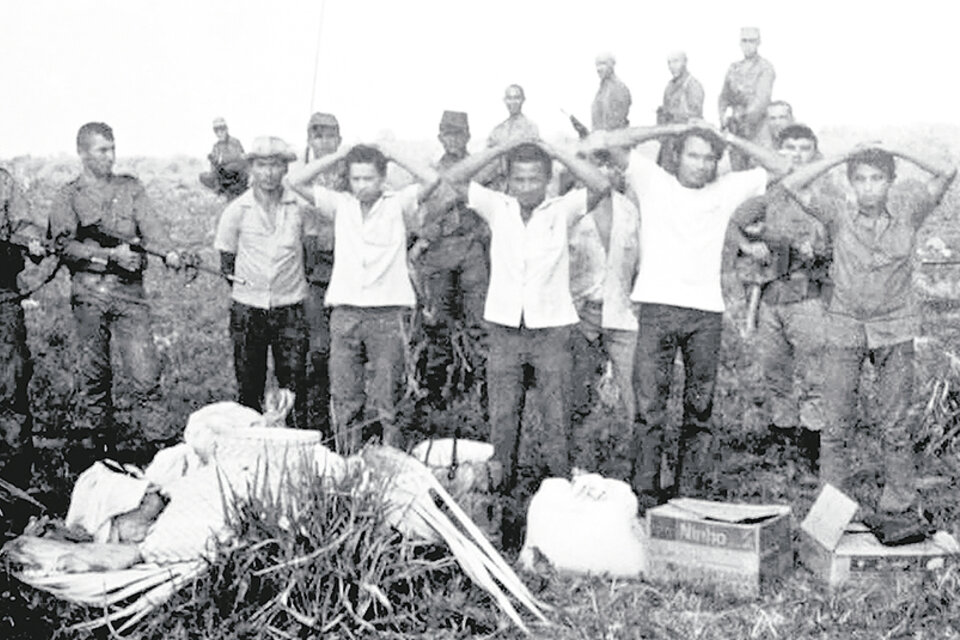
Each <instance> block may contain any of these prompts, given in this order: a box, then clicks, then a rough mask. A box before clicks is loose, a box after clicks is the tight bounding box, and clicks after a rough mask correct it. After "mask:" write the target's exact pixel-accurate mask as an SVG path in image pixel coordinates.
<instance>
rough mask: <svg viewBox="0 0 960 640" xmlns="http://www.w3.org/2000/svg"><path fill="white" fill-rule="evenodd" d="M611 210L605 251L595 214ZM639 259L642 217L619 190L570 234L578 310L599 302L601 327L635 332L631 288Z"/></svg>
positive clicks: (572, 280) (572, 281) (572, 289)
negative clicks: (583, 306)
mask: <svg viewBox="0 0 960 640" xmlns="http://www.w3.org/2000/svg"><path fill="white" fill-rule="evenodd" d="M602 206H603V207H611V216H610V246H609V247H608V248H605V247H604V246H603V241H602V240H601V238H600V232H599V231H598V230H597V225H596V222H595V220H594V217H593V213H594V212H595V211H596V210H597V209H598V208H600V207H602ZM639 258H640V216H639V214H638V213H637V208H636V207H635V206H634V204H633V203H632V202H631V201H630V199H629V198H627V197H626V196H624V195H623V194H622V193H618V192H616V191H614V192H612V193H611V194H610V198H609V199H604V200H602V201H601V202H600V204H598V205H597V206H596V207H594V209H593V211H591V212H590V213H589V214H587V215H586V216H584V217H583V218H582V219H581V220H580V222H578V223H577V224H576V225H575V226H574V228H573V230H572V231H571V232H570V293H571V294H572V295H573V303H574V305H575V306H576V307H577V308H578V309H579V308H580V306H581V305H582V304H584V303H586V302H593V303H599V304H601V305H603V306H602V308H601V321H600V326H601V327H602V328H604V329H622V330H624V331H636V330H637V329H638V324H637V316H636V315H635V314H634V312H633V304H632V303H631V302H630V289H631V288H632V287H633V279H634V277H635V276H636V275H637V265H638V260H639Z"/></svg>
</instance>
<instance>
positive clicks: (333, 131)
mask: <svg viewBox="0 0 960 640" xmlns="http://www.w3.org/2000/svg"><path fill="white" fill-rule="evenodd" d="M340 142H341V138H340V122H339V121H338V120H337V117H336V116H335V115H333V114H332V113H320V112H318V113H314V114H313V115H312V116H310V121H309V122H308V123H307V149H306V152H305V153H304V160H305V162H309V161H310V159H311V158H323V157H325V156H328V155H330V154H331V153H335V152H336V151H337V149H339V148H340ZM315 184H318V185H322V186H324V187H327V188H329V189H334V190H335V191H347V189H348V186H347V179H346V174H345V169H344V167H343V163H340V164H337V165H335V166H333V167H332V168H331V169H330V170H329V171H325V172H322V173H320V174H318V175H317V177H316V180H315ZM312 214H313V224H311V225H310V226H311V231H309V232H308V233H307V234H306V235H305V236H304V238H303V251H304V254H303V259H304V269H305V271H306V276H307V284H308V285H309V291H308V293H307V299H306V301H305V303H304V304H305V311H306V317H307V327H308V328H309V331H310V343H309V348H308V349H307V381H306V385H307V400H306V401H307V420H308V423H309V424H310V426H311V428H315V429H319V430H320V431H321V432H322V433H324V434H326V435H327V436H332V435H333V431H332V429H331V427H330V377H329V360H330V309H329V308H328V307H326V306H325V305H324V303H323V300H324V298H325V297H326V295H327V287H328V286H329V285H330V275H331V274H332V273H333V223H332V222H331V221H330V220H328V219H326V218H324V217H323V216H320V215H319V214H318V213H317V212H316V211H313V212H312Z"/></svg>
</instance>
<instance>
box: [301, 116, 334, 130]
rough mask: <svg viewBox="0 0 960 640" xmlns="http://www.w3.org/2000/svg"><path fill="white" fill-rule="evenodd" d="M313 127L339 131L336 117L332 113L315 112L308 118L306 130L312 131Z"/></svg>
mask: <svg viewBox="0 0 960 640" xmlns="http://www.w3.org/2000/svg"><path fill="white" fill-rule="evenodd" d="M314 127H330V128H331V129H336V130H337V131H339V130H340V123H339V122H337V116H335V115H333V114H332V113H321V112H319V111H318V112H317V113H315V114H313V115H312V116H310V122H308V123H307V129H313V128H314Z"/></svg>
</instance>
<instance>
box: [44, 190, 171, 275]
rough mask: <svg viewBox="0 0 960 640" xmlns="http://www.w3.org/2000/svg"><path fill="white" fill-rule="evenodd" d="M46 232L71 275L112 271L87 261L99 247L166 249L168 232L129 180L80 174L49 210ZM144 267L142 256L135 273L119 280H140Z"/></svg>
mask: <svg viewBox="0 0 960 640" xmlns="http://www.w3.org/2000/svg"><path fill="white" fill-rule="evenodd" d="M50 232H51V234H52V236H53V238H54V239H55V240H56V241H57V243H58V245H59V246H60V247H62V250H63V257H64V260H65V262H66V263H67V266H68V267H69V268H70V271H71V273H76V272H78V271H89V272H93V273H104V272H112V271H114V270H115V268H114V267H113V266H112V265H103V264H100V263H99V262H96V261H92V260H91V259H90V258H91V257H94V256H95V255H97V254H98V253H100V249H101V248H109V247H115V246H117V245H119V244H123V243H124V242H129V241H131V240H133V241H136V242H141V243H142V244H143V245H144V246H146V247H150V248H152V249H156V250H158V251H166V250H168V249H169V248H170V237H169V235H168V234H167V229H166V227H165V226H164V224H163V222H161V221H160V219H159V218H158V217H157V212H156V210H155V209H154V207H153V203H152V202H151V200H150V198H149V197H148V196H147V192H146V191H145V190H144V188H143V184H141V182H140V181H139V180H137V179H136V178H134V177H133V176H128V175H111V176H110V177H108V178H106V179H102V180H101V179H95V178H92V177H90V176H88V175H86V174H83V175H81V176H80V177H78V178H76V179H75V180H73V181H71V182H69V183H67V184H65V185H64V186H63V187H61V188H60V191H59V192H58V193H57V196H56V198H55V199H54V202H53V207H52V209H51V211H50ZM110 235H112V236H116V238H120V240H117V239H113V238H110V237H108V236H110ZM146 262H147V261H146V255H144V256H143V257H142V259H141V262H140V268H139V269H137V271H136V273H135V274H130V273H129V272H128V273H123V274H122V275H124V276H125V277H126V278H128V279H131V278H132V279H137V278H140V277H142V275H143V269H144V268H145V267H146Z"/></svg>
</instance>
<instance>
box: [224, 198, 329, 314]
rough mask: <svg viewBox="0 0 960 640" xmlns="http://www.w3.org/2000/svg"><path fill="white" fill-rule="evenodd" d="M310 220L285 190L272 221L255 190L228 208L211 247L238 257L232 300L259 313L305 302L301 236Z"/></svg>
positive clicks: (309, 226) (300, 202)
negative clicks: (256, 309) (238, 280)
mask: <svg viewBox="0 0 960 640" xmlns="http://www.w3.org/2000/svg"><path fill="white" fill-rule="evenodd" d="M313 221H314V219H313V218H312V217H311V216H310V215H309V214H307V213H306V205H304V204H303V202H302V201H301V200H299V199H298V198H297V196H296V194H295V193H293V192H292V191H287V190H284V192H283V194H282V195H281V197H280V202H279V203H278V205H277V208H276V212H275V215H274V216H273V217H271V216H270V215H269V214H268V213H267V212H266V211H264V209H263V207H261V206H260V203H259V202H257V200H256V198H254V197H253V189H249V190H247V191H246V192H245V193H244V194H243V195H241V196H240V197H239V198H237V199H236V200H234V201H233V202H231V203H230V204H229V205H227V208H226V209H224V211H223V214H222V215H221V216H220V221H219V223H218V224H217V235H216V238H215V239H214V243H213V246H214V248H215V249H217V250H218V251H224V252H227V253H234V254H236V256H237V258H236V262H235V264H234V275H236V276H237V278H238V279H241V280H243V281H244V282H242V283H241V282H234V283H233V290H232V296H233V299H234V300H236V301H237V302H240V303H242V304H246V305H249V306H251V307H257V308H259V309H271V308H273V307H281V306H285V305H290V304H296V303H298V302H302V301H303V299H304V298H305V297H306V296H307V280H306V278H305V277H304V273H303V236H304V234H308V233H311V232H312V227H313Z"/></svg>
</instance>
